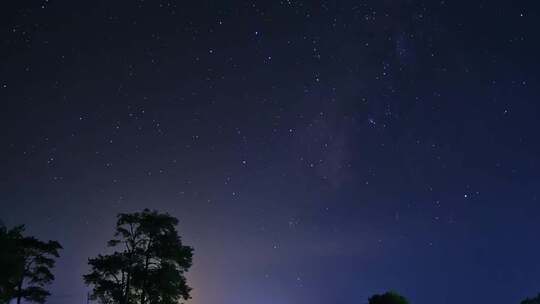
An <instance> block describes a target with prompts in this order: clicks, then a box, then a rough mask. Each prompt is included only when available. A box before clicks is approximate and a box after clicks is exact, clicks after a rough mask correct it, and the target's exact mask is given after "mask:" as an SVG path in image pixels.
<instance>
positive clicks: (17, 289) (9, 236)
mask: <svg viewBox="0 0 540 304" xmlns="http://www.w3.org/2000/svg"><path fill="white" fill-rule="evenodd" d="M23 232H24V226H17V227H14V228H12V229H7V228H6V227H4V226H0V248H2V250H1V251H0V269H2V271H1V272H0V303H8V302H9V301H10V300H12V299H17V303H20V301H21V300H22V299H24V300H26V301H28V302H36V303H44V302H45V300H46V299H47V297H48V296H49V295H50V294H49V292H48V291H47V290H46V289H45V286H46V285H47V284H50V283H51V282H52V281H53V280H54V275H53V274H52V272H51V269H52V268H53V267H54V264H55V258H58V257H59V254H58V251H59V250H60V249H62V246H60V244H59V243H58V242H56V241H48V242H43V241H40V240H38V239H37V238H35V237H25V236H23V235H22V233H23Z"/></svg>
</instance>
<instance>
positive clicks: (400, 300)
mask: <svg viewBox="0 0 540 304" xmlns="http://www.w3.org/2000/svg"><path fill="white" fill-rule="evenodd" d="M368 303H369V304H409V301H407V299H406V298H405V297H403V296H401V295H399V294H398V293H395V292H392V291H390V292H386V293H383V294H380V295H379V294H376V295H373V296H372V297H370V298H369V302H368Z"/></svg>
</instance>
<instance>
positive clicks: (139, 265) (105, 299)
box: [84, 209, 193, 304]
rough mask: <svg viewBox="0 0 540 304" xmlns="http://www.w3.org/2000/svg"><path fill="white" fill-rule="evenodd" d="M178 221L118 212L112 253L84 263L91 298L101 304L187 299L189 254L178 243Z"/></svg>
mask: <svg viewBox="0 0 540 304" xmlns="http://www.w3.org/2000/svg"><path fill="white" fill-rule="evenodd" d="M177 224H178V220H177V219H176V218H174V217H172V216H170V215H169V214H167V213H158V212H157V211H150V210H148V209H144V210H143V211H142V212H136V213H131V214H119V215H118V220H117V223H116V231H115V234H114V238H113V239H112V240H110V241H109V242H108V243H107V245H108V247H111V248H114V249H115V251H114V252H113V253H111V254H105V255H98V256H97V257H95V258H91V259H89V260H88V264H89V265H90V267H91V271H90V273H88V274H86V275H84V281H85V282H86V284H88V285H92V286H93V290H92V298H93V299H95V300H98V301H99V302H101V303H103V304H113V303H114V304H173V303H175V304H176V303H179V302H180V301H181V300H187V299H189V298H190V296H189V293H190V290H191V288H190V287H189V286H188V285H187V282H186V279H185V277H184V274H185V272H186V271H187V270H188V269H189V268H190V267H191V264H192V251H193V249H192V248H191V247H189V246H184V245H183V244H182V241H181V238H180V236H179V235H178V232H177V230H176V225H177Z"/></svg>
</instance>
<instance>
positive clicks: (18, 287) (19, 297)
mask: <svg viewBox="0 0 540 304" xmlns="http://www.w3.org/2000/svg"><path fill="white" fill-rule="evenodd" d="M22 284H23V280H20V281H19V285H17V304H21V297H22Z"/></svg>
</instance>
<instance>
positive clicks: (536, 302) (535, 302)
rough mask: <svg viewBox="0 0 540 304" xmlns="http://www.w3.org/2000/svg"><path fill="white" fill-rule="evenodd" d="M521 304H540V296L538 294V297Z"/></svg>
mask: <svg viewBox="0 0 540 304" xmlns="http://www.w3.org/2000/svg"><path fill="white" fill-rule="evenodd" d="M521 304H540V294H538V295H537V296H536V297H534V298H532V299H530V298H527V299H525V300H523V301H521Z"/></svg>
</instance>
